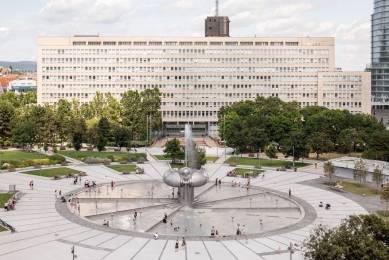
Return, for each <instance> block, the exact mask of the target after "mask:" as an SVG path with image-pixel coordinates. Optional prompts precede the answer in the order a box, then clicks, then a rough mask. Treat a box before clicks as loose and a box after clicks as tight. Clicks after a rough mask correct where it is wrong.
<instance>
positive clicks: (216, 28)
mask: <svg viewBox="0 0 389 260" xmlns="http://www.w3.org/2000/svg"><path fill="white" fill-rule="evenodd" d="M205 37H230V19H229V18H228V16H208V17H207V18H206V19H205Z"/></svg>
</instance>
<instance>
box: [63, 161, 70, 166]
mask: <svg viewBox="0 0 389 260" xmlns="http://www.w3.org/2000/svg"><path fill="white" fill-rule="evenodd" d="M68 164H69V163H68V162H61V165H62V166H68Z"/></svg>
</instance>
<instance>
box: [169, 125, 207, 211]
mask: <svg viewBox="0 0 389 260" xmlns="http://www.w3.org/2000/svg"><path fill="white" fill-rule="evenodd" d="M185 165H186V167H184V168H182V169H180V170H174V169H170V170H168V171H167V172H166V173H165V174H164V176H163V181H164V182H165V183H166V184H167V185H169V186H171V187H176V188H178V192H177V197H178V200H179V201H180V203H181V204H184V205H187V206H190V207H194V188H195V187H201V186H204V185H205V184H207V183H208V181H209V176H208V174H207V173H206V172H205V170H204V169H200V170H197V169H196V163H195V151H194V143H193V141H192V129H191V126H190V125H189V124H186V125H185Z"/></svg>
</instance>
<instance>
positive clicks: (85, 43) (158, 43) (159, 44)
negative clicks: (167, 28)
mask: <svg viewBox="0 0 389 260" xmlns="http://www.w3.org/2000/svg"><path fill="white" fill-rule="evenodd" d="M215 22H216V21H215ZM210 30H212V27H210ZM116 44H117V45H119V46H120V45H121V46H124V45H126V46H131V45H132V44H134V45H135V46H146V45H150V46H162V45H167V46H176V45H180V46H192V45H197V46H206V45H208V42H162V41H154V42H147V41H143V42H131V41H124V42H123V41H119V42H116V41H103V42H101V41H88V45H94V46H96V45H97V46H98V45H111V46H114V45H116ZM73 45H81V46H82V45H87V42H86V41H74V42H73ZM209 45H214V46H215V45H230V46H236V45H242V46H254V45H256V46H268V45H269V42H209ZM283 45H284V42H270V46H283ZM298 45H299V43H298V42H285V46H298Z"/></svg>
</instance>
